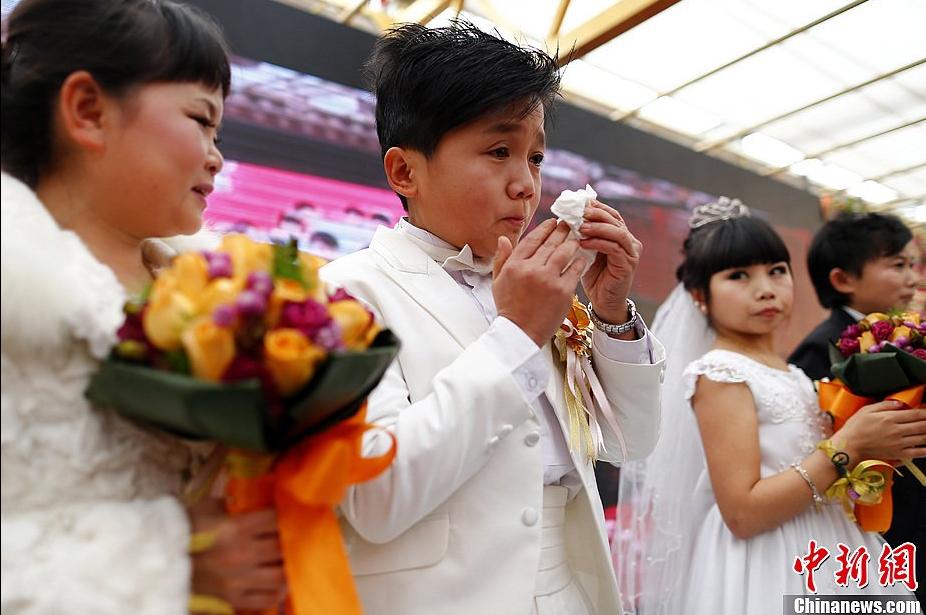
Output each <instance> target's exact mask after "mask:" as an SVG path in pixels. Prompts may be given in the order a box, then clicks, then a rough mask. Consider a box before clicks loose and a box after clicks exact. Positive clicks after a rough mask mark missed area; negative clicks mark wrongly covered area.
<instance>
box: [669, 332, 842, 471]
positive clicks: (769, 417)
mask: <svg viewBox="0 0 926 615" xmlns="http://www.w3.org/2000/svg"><path fill="white" fill-rule="evenodd" d="M701 376H703V377H705V378H709V379H710V380H713V381H715V382H729V383H735V382H741V383H745V384H746V385H747V386H748V387H749V390H750V392H751V393H752V397H753V399H754V400H755V411H756V413H757V416H758V419H759V443H760V448H761V450H762V469H763V472H762V475H763V476H767V475H769V474H774V473H777V472H780V471H782V470H784V469H785V468H787V467H788V466H789V465H790V464H791V463H793V462H796V461H800V460H801V459H803V458H805V457H806V456H808V455H810V454H811V453H813V451H814V448H815V446H816V444H817V442H819V441H820V440H822V439H823V438H824V429H825V426H826V419H825V416H824V414H823V413H822V412H821V410H820V408H819V406H818V404H817V396H816V393H815V392H814V388H813V383H812V382H811V381H810V379H809V378H808V377H807V376H806V375H805V374H804V372H802V371H801V370H800V369H798V368H797V367H795V366H793V365H789V366H788V371H784V370H780V369H775V368H772V367H769V366H767V365H764V364H762V363H759V362H758V361H755V360H754V359H751V358H749V357H747V356H745V355H742V354H739V353H736V352H731V351H729V350H712V351H710V352H708V353H707V354H705V355H704V356H703V357H701V358H700V359H698V360H697V361H695V362H693V363H692V364H691V365H689V366H688V368H687V369H686V370H685V376H684V378H685V398H686V399H687V400H689V403H690V400H691V397H692V396H693V395H694V392H695V388H696V386H697V383H698V378H700V377H701Z"/></svg>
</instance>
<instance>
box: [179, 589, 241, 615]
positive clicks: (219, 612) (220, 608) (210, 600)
mask: <svg viewBox="0 0 926 615" xmlns="http://www.w3.org/2000/svg"><path fill="white" fill-rule="evenodd" d="M187 609H188V610H189V611H190V613H203V614H204V615H235V609H233V608H232V605H230V604H229V603H227V602H225V601H224V600H222V599H221V598H216V597H214V596H203V595H202V594H193V595H192V596H190V601H189V603H188V604H187Z"/></svg>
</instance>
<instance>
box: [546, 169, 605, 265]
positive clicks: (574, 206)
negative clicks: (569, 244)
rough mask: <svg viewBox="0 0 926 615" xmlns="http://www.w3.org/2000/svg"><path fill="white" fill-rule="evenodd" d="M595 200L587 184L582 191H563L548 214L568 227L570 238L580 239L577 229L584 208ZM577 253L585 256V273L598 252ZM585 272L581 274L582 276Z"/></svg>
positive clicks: (581, 219)
mask: <svg viewBox="0 0 926 615" xmlns="http://www.w3.org/2000/svg"><path fill="white" fill-rule="evenodd" d="M597 198H598V193H597V192H595V190H594V189H593V188H592V187H591V186H589V185H588V184H585V189H584V190H563V192H562V194H560V195H559V196H558V197H556V200H555V201H553V205H552V206H551V207H550V213H552V214H553V215H554V216H556V219H557V220H562V221H563V222H565V223H566V224H568V225H569V228H570V231H569V234H570V235H571V236H572V237H575V238H576V239H582V238H583V237H582V233H580V232H579V227H580V226H582V223H583V222H585V208H586V207H588V204H589V203H591V202H592V201H593V200H595V199H597ZM579 253H580V254H582V255H583V256H585V258H586V260H587V261H588V263H587V264H586V266H585V271H588V268H589V267H591V266H592V263H593V262H595V257H596V256H597V255H598V252H596V251H595V250H580V251H579ZM585 271H583V272H582V273H583V274H584V273H585Z"/></svg>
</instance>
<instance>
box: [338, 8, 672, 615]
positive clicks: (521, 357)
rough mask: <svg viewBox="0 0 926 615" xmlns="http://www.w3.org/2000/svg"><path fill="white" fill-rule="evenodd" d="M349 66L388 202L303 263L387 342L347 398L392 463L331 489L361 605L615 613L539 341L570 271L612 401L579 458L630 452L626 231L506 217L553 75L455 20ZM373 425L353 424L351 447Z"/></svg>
mask: <svg viewBox="0 0 926 615" xmlns="http://www.w3.org/2000/svg"><path fill="white" fill-rule="evenodd" d="M370 69H371V71H372V73H373V79H374V86H375V93H376V95H377V107H376V117H377V130H378V133H379V138H380V143H381V146H382V149H383V158H384V167H385V171H386V176H387V179H388V181H389V184H390V186H391V187H392V188H393V189H394V190H395V192H396V193H397V194H399V196H400V198H402V200H403V203H404V204H405V205H406V209H407V210H408V217H407V218H404V219H403V220H402V221H401V222H400V223H399V224H398V225H397V226H396V228H394V229H388V228H385V227H380V228H379V229H378V231H377V232H376V235H375V236H374V238H373V240H372V243H371V245H370V248H369V249H367V250H363V251H361V252H358V253H356V254H353V255H350V256H347V257H344V258H342V259H339V260H337V261H335V262H334V263H331V264H329V265H328V266H327V267H325V269H324V270H323V272H322V275H323V277H324V278H325V279H326V280H327V281H329V282H332V283H336V284H338V285H342V286H344V287H346V289H347V290H348V291H349V292H351V293H353V294H354V295H356V296H357V297H359V298H361V299H362V300H364V301H366V302H367V303H368V304H369V306H370V307H371V309H373V310H374V311H375V312H376V314H377V316H378V317H379V318H380V319H381V320H382V322H383V323H384V324H385V326H387V327H389V328H390V329H392V330H393V331H394V332H395V333H396V334H397V335H398V336H399V338H400V339H401V340H402V343H403V345H402V350H401V351H400V353H399V356H398V358H397V360H396V362H395V363H394V364H393V365H392V367H391V368H390V369H389V371H388V373H387V375H386V377H385V378H384V380H383V382H382V384H381V385H380V386H379V387H378V388H377V389H376V390H375V391H374V392H373V394H372V395H371V396H370V399H369V407H368V411H367V418H368V420H370V421H371V422H374V423H376V424H378V425H379V426H380V427H382V428H383V429H384V430H388V431H389V432H391V433H392V434H393V435H394V436H395V437H396V439H397V442H398V448H397V456H396V459H395V462H394V464H393V465H392V466H391V468H390V469H389V470H388V471H387V472H385V473H384V474H383V475H381V476H380V477H378V478H377V479H375V480H372V481H370V482H367V483H363V484H360V485H356V486H355V487H353V488H352V489H351V491H350V492H349V494H348V496H347V498H346V499H345V501H344V502H343V503H342V505H341V511H342V513H343V516H342V528H343V533H344V538H345V541H346V543H347V547H348V550H349V553H350V558H351V566H352V569H353V573H354V575H355V578H356V582H357V587H358V590H359V592H360V595H361V598H362V600H363V603H364V606H365V610H366V612H368V613H371V614H375V615H415V614H419V613H420V614H422V615H425V614H426V615H433V614H456V613H459V614H461V615H463V614H466V615H483V614H500V615H509V614H512V615H528V614H530V613H540V614H557V615H559V614H562V615H567V614H568V615H583V614H586V613H587V614H589V615H592V614H600V615H612V614H617V613H619V612H620V599H619V594H618V589H617V586H616V583H615V580H614V574H613V571H612V568H611V563H610V555H609V549H608V544H607V538H606V535H605V526H604V518H603V514H602V508H601V501H600V499H599V496H598V490H597V487H596V484H595V475H594V468H593V464H592V462H591V461H590V459H589V456H588V455H587V454H586V453H587V450H586V449H584V448H583V447H581V446H575V445H572V446H571V445H570V442H573V443H574V442H579V441H580V440H581V438H579V437H577V436H578V434H571V433H570V431H569V420H568V411H567V404H566V401H565V392H564V375H563V370H564V366H563V363H562V362H561V361H560V358H559V355H558V354H557V353H556V352H555V351H554V350H553V349H552V347H551V344H550V341H551V339H552V337H553V335H554V333H555V332H556V330H557V329H558V328H559V326H560V324H561V323H562V322H563V318H564V316H565V315H566V313H567V310H568V309H569V307H570V305H571V299H572V296H573V293H574V292H575V289H576V286H577V285H578V283H579V282H580V281H581V283H582V284H583V286H584V289H585V292H586V294H587V295H588V297H589V299H591V302H592V305H593V313H592V318H593V322H595V323H596V331H595V332H594V334H593V340H592V348H591V361H592V365H593V366H594V372H595V374H596V375H597V377H598V379H599V381H600V382H601V385H602V389H603V391H604V395H605V396H606V397H607V406H608V409H607V411H608V412H611V413H613V419H614V420H613V421H605V420H602V421H601V422H600V425H601V428H602V433H601V440H602V441H603V445H604V449H603V451H599V454H598V455H597V456H598V459H599V460H601V461H607V462H611V463H619V462H621V461H624V460H625V458H624V456H623V455H622V450H623V451H625V453H626V458H641V457H643V456H645V455H647V454H648V453H649V452H650V450H652V448H653V446H654V444H655V440H656V437H657V426H658V424H659V420H658V419H659V387H660V380H661V375H662V372H663V362H664V354H665V352H664V350H663V348H662V346H661V345H660V344H659V342H658V341H657V340H656V339H655V338H654V337H653V336H652V334H650V333H648V332H647V330H646V327H645V325H644V324H643V322H642V320H641V319H639V318H638V317H637V316H636V314H635V312H634V310H633V306H632V304H631V303H630V302H629V301H628V300H627V294H628V292H629V290H630V286H631V283H632V280H633V275H634V271H635V269H636V266H637V263H638V262H639V257H640V250H641V245H640V243H639V242H638V241H637V240H636V239H635V238H634V237H633V235H632V234H631V233H630V231H629V230H628V229H627V227H626V226H625V225H624V223H623V220H622V219H621V217H620V214H618V213H617V212H616V211H615V210H613V209H612V208H610V207H608V206H606V205H603V204H601V203H598V202H595V203H593V205H591V206H590V207H589V208H588V209H587V210H586V213H585V223H584V224H583V226H582V228H581V233H582V236H583V239H582V240H577V239H575V238H574V237H572V236H571V235H570V234H569V229H568V227H566V226H565V225H564V224H562V223H560V224H556V223H555V222H554V221H552V220H547V221H545V222H543V223H542V224H540V225H539V226H538V227H537V228H536V229H534V230H533V231H532V232H530V233H528V234H526V235H525V236H524V237H523V238H522V234H523V233H524V231H525V230H526V229H527V227H528V224H529V223H530V220H531V218H532V216H533V214H534V212H535V211H536V209H537V206H538V204H539V200H540V166H541V163H542V161H543V152H544V118H545V114H546V113H547V112H548V111H549V109H550V106H551V104H552V101H553V99H554V97H555V96H556V94H557V91H558V87H559V77H558V72H557V67H556V64H555V62H554V60H552V59H551V58H550V57H549V56H547V55H546V54H545V53H543V52H540V51H537V50H533V49H527V48H522V47H519V46H517V45H513V44H511V43H508V42H505V41H503V40H501V39H499V38H496V37H494V36H491V35H488V34H485V33H483V32H480V31H479V30H477V29H476V28H474V27H471V26H468V25H466V24H457V25H455V26H453V27H450V28H441V29H435V30H428V29H426V28H423V27H421V26H417V25H406V26H402V27H401V28H399V29H397V30H393V31H391V32H390V33H389V34H387V35H386V36H385V37H384V38H382V39H381V40H380V41H379V42H378V44H377V47H376V49H375V51H374V55H373V58H372V60H371V63H370ZM580 248H581V249H584V250H583V251H582V252H580ZM585 250H587V251H590V252H585ZM585 254H591V255H592V258H589V257H588V256H585ZM586 268H587V271H586ZM605 331H608V332H609V333H605ZM583 418H584V417H583ZM615 426H616V427H617V429H614V427H615ZM574 429H575V427H574ZM580 431H585V432H586V433H587V432H588V428H587V427H586V426H582V428H581V429H580ZM388 440H389V436H388V435H387V434H385V433H380V434H378V435H376V434H374V435H372V436H370V437H368V438H367V440H366V441H365V442H364V450H365V454H370V455H373V454H377V453H378V452H380V451H381V450H382V449H383V448H384V447H386V446H388Z"/></svg>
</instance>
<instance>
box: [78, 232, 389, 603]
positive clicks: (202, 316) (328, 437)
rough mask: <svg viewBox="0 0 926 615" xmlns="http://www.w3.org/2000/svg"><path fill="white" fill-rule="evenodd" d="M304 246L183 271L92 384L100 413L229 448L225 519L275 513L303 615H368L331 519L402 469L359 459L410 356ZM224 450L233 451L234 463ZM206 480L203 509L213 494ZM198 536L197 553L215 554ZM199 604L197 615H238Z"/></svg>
mask: <svg viewBox="0 0 926 615" xmlns="http://www.w3.org/2000/svg"><path fill="white" fill-rule="evenodd" d="M321 264H323V261H322V260H321V259H318V258H316V257H313V256H312V255H309V254H306V253H300V252H299V251H298V250H297V248H296V245H295V243H292V244H289V245H283V246H279V245H277V246H274V245H269V244H261V243H257V242H254V241H252V240H250V239H249V238H247V237H245V236H243V235H228V236H226V237H224V238H223V240H222V243H221V245H220V246H219V247H218V249H216V250H215V251H210V252H190V253H184V254H180V255H178V256H177V257H175V258H174V260H173V261H172V263H171V266H170V268H169V269H167V270H166V271H164V272H162V273H161V274H159V275H158V277H157V279H156V280H155V281H154V283H153V285H152V287H151V288H150V290H149V292H148V293H147V296H146V297H143V299H142V300H141V301H140V302H137V303H129V304H127V305H126V306H125V314H126V319H125V323H124V324H123V326H122V327H121V328H120V330H119V332H118V339H119V341H118V344H117V345H116V347H115V348H114V350H113V353H112V355H111V357H110V358H109V359H108V360H107V361H105V362H104V363H103V364H102V366H101V368H100V370H99V371H98V373H97V374H96V375H95V376H94V377H93V378H92V379H91V382H90V385H89V388H88V390H87V396H88V398H89V399H91V400H92V401H94V402H95V403H97V404H98V405H100V406H103V407H107V408H111V409H113V410H115V411H116V412H119V413H120V414H122V415H124V416H126V417H129V418H132V419H135V420H138V421H141V422H143V423H146V424H148V425H150V426H153V427H156V428H159V429H162V430H164V431H168V432H170V433H173V434H176V435H179V436H182V437H186V438H193V439H202V440H209V441H213V442H217V443H219V444H221V445H224V446H223V447H222V448H220V449H219V450H220V451H221V453H220V454H221V458H220V460H221V461H224V464H215V465H217V467H219V468H221V467H223V465H224V469H225V475H224V479H225V480H224V481H223V482H224V494H225V502H226V508H227V509H228V510H229V511H230V512H232V513H237V512H246V511H252V510H259V509H263V508H268V507H275V508H276V509H277V516H278V521H279V529H280V539H281V546H282V549H283V554H284V560H285V561H284V566H285V569H286V574H287V578H289V579H291V580H292V582H291V583H290V596H289V598H288V607H289V611H290V612H294V613H299V614H302V613H316V612H318V613H321V612H324V613H329V612H338V613H359V612H360V606H359V600H358V599H357V597H356V593H355V591H354V588H353V582H352V579H351V576H350V570H349V568H348V565H347V559H346V555H345V552H344V547H343V545H342V544H341V537H340V531H339V528H338V525H337V520H336V517H335V515H334V512H333V509H334V507H335V506H336V505H337V504H338V502H339V501H340V500H341V498H342V497H343V494H344V492H345V490H346V488H347V487H348V486H349V485H350V484H352V483H357V482H362V481H364V480H369V479H370V478H373V477H374V476H376V475H378V474H379V473H381V472H382V471H383V470H385V468H386V467H388V465H389V463H391V461H392V458H393V456H394V454H395V451H394V447H393V449H392V450H390V451H389V452H388V453H387V454H385V455H383V456H380V457H376V458H365V457H362V456H361V455H360V442H361V438H362V436H363V434H364V432H365V431H367V430H368V429H371V428H372V426H371V425H369V424H367V423H366V422H365V413H364V408H365V406H364V404H363V402H364V400H365V398H366V396H367V395H368V394H369V392H370V391H371V390H372V389H373V388H374V387H375V386H376V385H377V384H378V382H379V380H380V379H381V378H382V376H383V374H384V373H385V371H386V369H387V368H388V366H389V365H390V363H391V362H392V360H393V359H394V357H395V355H396V353H397V352H398V340H396V338H395V337H394V336H393V335H392V334H391V333H390V332H389V331H388V330H382V329H381V328H380V327H379V326H378V325H377V324H376V321H375V319H374V317H373V314H372V313H370V312H369V311H368V310H367V309H366V308H365V307H364V306H363V305H362V304H361V303H360V302H358V301H357V300H355V299H354V298H352V297H351V296H350V295H348V294H347V293H345V292H344V291H341V290H339V291H336V292H334V293H328V292H327V291H326V289H325V287H324V285H323V284H322V283H321V282H320V281H319V279H318V269H319V267H320V265H321ZM225 447H228V450H227V452H226V449H225ZM213 479H214V476H213V477H210V478H209V479H208V480H206V481H202V482H203V485H202V488H201V489H199V494H198V495H197V496H196V497H199V496H201V495H202V493H204V492H205V491H206V490H207V489H208V488H209V487H210V486H211V485H210V484H209V483H210V481H211V480H213ZM208 545H209V540H208V537H202V536H197V537H194V541H193V544H192V545H191V549H194V550H195V549H197V548H208ZM216 602H219V601H217V600H216V599H214V598H210V597H206V596H194V598H193V600H192V601H191V605H190V606H191V610H193V611H199V612H222V611H223V610H224V611H226V612H227V611H228V610H229V609H228V608H226V607H227V605H224V606H223V605H221V604H219V605H218V608H217V605H216Z"/></svg>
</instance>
